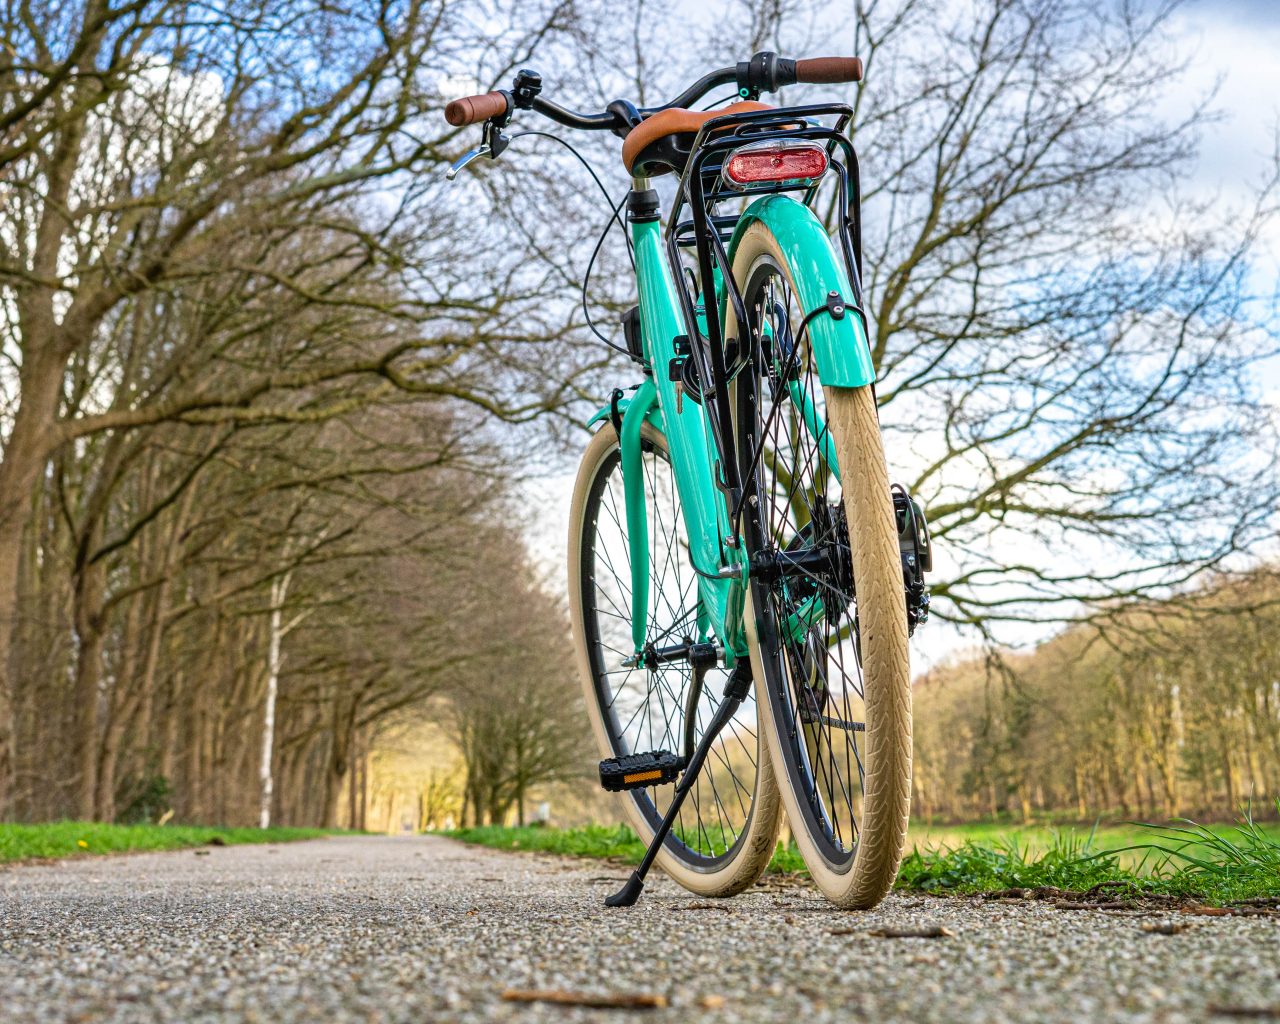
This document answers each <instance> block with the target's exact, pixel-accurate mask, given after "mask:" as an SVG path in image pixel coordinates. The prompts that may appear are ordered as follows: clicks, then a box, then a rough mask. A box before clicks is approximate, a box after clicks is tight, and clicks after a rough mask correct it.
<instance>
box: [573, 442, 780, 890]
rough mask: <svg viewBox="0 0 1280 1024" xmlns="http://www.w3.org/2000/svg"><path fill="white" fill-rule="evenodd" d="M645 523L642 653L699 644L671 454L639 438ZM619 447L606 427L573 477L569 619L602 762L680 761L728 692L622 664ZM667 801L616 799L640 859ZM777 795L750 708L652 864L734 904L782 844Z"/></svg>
mask: <svg viewBox="0 0 1280 1024" xmlns="http://www.w3.org/2000/svg"><path fill="white" fill-rule="evenodd" d="M641 436H642V449H643V457H642V467H643V471H644V472H643V475H644V493H645V498H646V501H645V506H646V508H645V517H646V521H647V530H648V541H649V552H648V561H649V609H648V614H647V617H646V630H645V639H646V645H645V646H646V649H648V648H651V647H652V648H661V647H669V646H672V645H678V644H680V643H682V642H684V643H687V642H689V641H691V640H703V639H706V638H705V637H704V636H702V635H700V633H701V630H702V629H703V628H704V627H703V626H702V625H701V624H700V616H699V614H698V587H697V576H696V574H695V573H694V571H693V567H692V565H691V564H690V562H689V543H688V535H687V532H686V530H685V526H684V517H683V515H682V512H681V507H680V497H679V494H678V493H677V491H676V487H675V479H674V475H673V473H672V470H671V462H670V459H669V454H668V450H667V441H666V438H665V437H663V436H662V434H661V433H660V432H659V431H658V430H657V429H656V428H654V427H653V426H652V425H650V424H645V425H644V428H643V431H642V435H641ZM627 525H628V524H627V513H626V502H625V500H624V492H623V481H622V464H621V453H620V450H619V446H618V435H617V432H616V431H615V430H614V428H613V426H612V425H611V424H608V423H606V424H604V425H603V426H602V427H601V428H600V430H599V431H598V432H597V433H596V435H595V437H594V438H592V440H591V443H590V444H589V445H588V446H587V450H586V453H585V455H584V456H583V459H582V464H581V466H580V468H579V470H578V479H577V485H576V486H575V487H574V494H573V505H572V511H571V514H570V522H569V605H570V612H571V619H572V623H573V632H574V646H575V648H576V650H577V660H578V669H579V673H580V675H581V678H582V687H583V693H584V696H585V697H586V704H587V713H588V715H589V716H590V718H591V725H592V730H593V732H594V733H595V736H596V741H597V744H598V746H599V749H600V756H601V757H605V758H610V757H621V756H625V755H628V754H635V753H643V752H649V751H655V750H668V751H671V752H672V753H676V754H679V753H682V752H683V751H685V750H686V749H687V748H688V747H689V745H690V744H692V743H696V742H697V741H698V740H699V739H701V736H702V733H703V731H704V730H705V728H706V726H707V724H708V723H709V722H710V721H711V719H712V717H713V716H714V714H715V711H716V708H717V706H718V705H719V702H720V698H721V694H722V693H723V692H724V687H725V681H726V679H727V675H726V672H725V671H724V670H723V669H721V668H713V669H711V670H710V671H709V672H708V673H707V674H706V677H705V679H704V680H703V685H702V686H701V687H698V686H697V685H696V683H695V681H694V677H693V672H692V671H691V669H690V667H689V665H688V663H687V662H667V663H657V664H652V665H650V666H646V665H644V664H639V665H636V664H631V663H629V658H628V655H629V654H630V653H631V651H632V647H633V640H632V634H631V552H630V544H629V540H628V538H629V533H628V529H627ZM673 789H674V787H672V786H670V785H667V786H656V787H649V788H644V789H633V790H630V791H627V792H624V793H621V794H619V798H620V799H621V800H622V803H623V807H624V809H625V811H626V815H627V818H628V819H629V820H630V822H631V824H632V826H633V827H634V828H635V830H636V834H637V835H638V836H639V837H640V839H641V840H642V841H643V842H644V843H645V844H646V845H647V844H648V843H649V841H650V840H651V839H652V838H653V835H654V832H655V831H656V829H657V826H658V823H659V822H660V821H661V819H662V815H663V813H665V811H666V809H667V807H668V806H669V804H670V800H671V796H672V792H673ZM780 817H781V804H780V802H779V797H778V787H777V784H776V782H775V781H774V776H773V771H772V768H771V766H770V763H769V759H768V756H767V754H766V752H765V749H764V742H763V740H762V739H761V736H760V731H759V729H758V727H757V715H756V702H755V699H754V697H753V698H749V699H748V700H747V702H746V703H744V704H743V706H742V707H741V708H739V709H738V712H737V714H736V715H735V716H734V717H733V719H732V720H731V721H730V722H729V724H728V725H727V726H726V728H725V729H724V731H723V732H721V734H720V736H719V737H718V738H717V740H716V742H715V745H714V746H713V747H712V749H711V753H710V756H709V757H708V758H707V761H706V764H705V765H704V767H703V770H702V772H701V774H700V775H699V776H698V779H697V781H696V783H695V784H694V787H693V789H692V790H691V791H690V793H689V797H688V799H687V800H686V801H685V803H684V806H683V807H682V808H681V811H680V814H679V816H678V818H677V820H676V823H675V827H674V828H673V829H672V831H671V833H670V834H669V835H668V836H667V839H666V842H665V843H664V844H663V846H662V850H661V851H660V853H659V854H658V860H657V863H658V865H659V866H660V867H661V868H662V870H663V871H665V872H666V873H667V874H668V875H669V876H671V878H673V879H675V881H676V882H678V883H679V884H680V885H682V886H684V887H685V888H686V889H688V890H690V891H691V892H695V893H697V894H699V895H702V896H731V895H734V894H735V893H739V892H742V891H743V890H744V889H746V888H748V887H749V886H751V885H752V884H754V883H755V881H756V879H758V878H759V877H760V875H761V874H762V873H763V871H764V870H765V868H766V867H767V866H768V863H769V858H770V857H771V856H772V855H773V849H774V846H775V844H776V843H777V837H778V828H779V822H780Z"/></svg>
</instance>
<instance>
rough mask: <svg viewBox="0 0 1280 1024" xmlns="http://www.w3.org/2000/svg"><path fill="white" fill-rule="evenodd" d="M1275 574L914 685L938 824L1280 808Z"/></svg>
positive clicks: (1265, 815) (962, 664)
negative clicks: (982, 819) (986, 820)
mask: <svg viewBox="0 0 1280 1024" xmlns="http://www.w3.org/2000/svg"><path fill="white" fill-rule="evenodd" d="M1277 597H1280V590H1278V589H1277V585H1276V579H1275V574H1274V572H1272V571H1270V570H1266V569H1260V570H1257V571H1256V572H1254V573H1252V574H1250V575H1249V576H1247V577H1245V578H1243V579H1233V580H1231V581H1229V582H1218V583H1216V584H1213V583H1210V584H1206V585H1204V586H1203V587H1201V588H1198V589H1197V590H1195V591H1194V592H1192V593H1190V594H1187V595H1184V596H1183V597H1182V598H1181V599H1180V600H1178V601H1176V602H1173V601H1169V602H1158V603H1149V604H1146V605H1136V606H1130V607H1126V608H1124V609H1123V611H1122V612H1121V613H1119V614H1118V615H1117V617H1116V619H1115V620H1114V621H1112V622H1110V623H1109V624H1108V628H1107V629H1106V630H1103V631H1100V630H1098V629H1096V628H1092V627H1089V626H1076V627H1073V628H1071V629H1068V630H1066V631H1064V632H1062V633H1061V634H1060V635H1058V636H1056V637H1054V638H1053V639H1052V640H1050V641H1048V642H1047V643H1044V644H1042V645H1040V646H1039V647H1037V648H1036V649H1035V650H1034V651H1032V652H1028V653H1010V652H997V651H988V652H986V653H985V654H980V655H971V656H959V657H955V658H953V659H951V661H950V663H947V664H943V665H941V666H939V667H938V668H935V669H933V670H931V671H929V672H926V673H923V674H922V675H921V676H920V677H919V678H918V679H917V680H916V685H915V700H916V734H915V738H916V761H915V768H914V778H913V781H914V787H915V789H914V797H915V805H914V806H915V810H916V812H917V813H918V814H920V815H921V816H922V817H924V818H926V819H935V818H936V819H938V820H941V821H961V820H971V819H975V818H983V817H991V818H1000V817H1007V818H1012V819H1013V820H1015V821H1031V820H1034V819H1039V820H1043V819H1045V818H1051V819H1058V820H1074V821H1081V822H1085V823H1088V822H1089V821H1090V820H1091V819H1098V818H1103V819H1106V818H1125V819H1135V818H1136V819H1141V820H1168V819H1172V818H1178V817H1191V818H1195V819H1197V820H1208V821H1230V820H1234V819H1235V818H1237V817H1238V816H1240V815H1242V814H1251V815H1252V816H1254V817H1255V818H1257V819H1260V820H1261V819H1271V818H1274V817H1275V816H1276V814H1277V812H1278V811H1280V807H1277V804H1276V801H1277V799H1278V798H1280V602H1278V601H1277Z"/></svg>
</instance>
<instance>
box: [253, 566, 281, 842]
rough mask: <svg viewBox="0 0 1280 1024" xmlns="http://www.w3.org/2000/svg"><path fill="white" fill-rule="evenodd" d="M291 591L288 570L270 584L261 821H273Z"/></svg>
mask: <svg viewBox="0 0 1280 1024" xmlns="http://www.w3.org/2000/svg"><path fill="white" fill-rule="evenodd" d="M288 591H289V574H288V573H286V574H285V575H284V576H282V577H281V578H280V579H278V580H276V581H274V582H273V583H272V584H271V624H270V630H271V634H270V636H269V638H268V640H267V696H266V699H265V701H264V702H263V704H264V706H263V711H262V763H261V766H260V768H259V770H258V780H259V782H260V783H261V786H262V793H261V796H260V797H259V800H258V824H259V826H260V827H262V828H268V827H269V826H270V825H271V795H272V791H273V789H274V786H275V778H274V776H273V775H272V771H271V768H272V759H273V757H274V753H275V742H276V698H277V695H278V694H279V692H280V641H281V640H282V639H283V629H284V621H283V620H284V607H283V605H284V599H285V595H286V594H287V593H288Z"/></svg>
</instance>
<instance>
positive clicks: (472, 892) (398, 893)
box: [0, 837, 1280, 1024]
mask: <svg viewBox="0 0 1280 1024" xmlns="http://www.w3.org/2000/svg"><path fill="white" fill-rule="evenodd" d="M622 875H623V872H622V871H621V870H619V869H617V868H613V867H610V866H602V865H598V864H591V863H586V862H570V861H566V860H561V859H558V858H552V857H543V856H534V855H519V854H501V853H494V852H490V851H485V850H480V849H477V848H474V847H464V846H461V845H458V844H455V843H452V842H449V841H447V840H443V839H437V838H425V837H404V838H395V839H390V838H382V837H360V838H333V839H326V840H319V841H315V842H308V843H297V844H289V845H281V846H276V847H250V846H241V847H219V848H214V849H211V850H208V851H200V853H193V852H191V851H185V852H180V853H161V854H141V855H135V856H127V857H113V858H96V859H83V860H76V861H70V862H63V863H60V864H53V865H49V866H39V867H21V868H12V869H9V870H0V1018H2V1019H4V1020H6V1021H10V1020H12V1021H99V1020H105V1021H153V1020H154V1021H171V1020H173V1021H178V1020H181V1021H326V1022H327V1021H339V1022H345V1021H406V1022H408V1021H413V1022H434V1021H459V1022H465V1021H542V1020H546V1021H564V1020H590V1021H632V1020H643V1021H646V1022H649V1021H652V1022H664V1024H665V1022H667V1021H681V1022H686V1021H702V1020H706V1021H721V1020H723V1021H729V1020H749V1021H788V1022H792V1021H802V1022H803V1024H814V1022H817V1021H828V1020H830V1021H837V1020H838V1021H841V1022H847V1021H850V1020H860V1019H861V1020H869V1021H877V1022H880V1024H887V1022H898V1021H904V1022H905V1021H920V1022H930V1024H933V1022H939V1024H942V1022H952V1021H957V1022H959V1021H966V1022H967V1021H982V1022H998V1021H1000V1022H1002V1021H1018V1022H1023V1021H1029V1022H1041V1021H1044V1022H1055V1021H1070V1022H1072V1024H1081V1022H1094V1021H1170V1022H1173V1021H1188V1022H1192V1021H1194V1022H1199V1021H1218V1020H1220V1021H1224V1022H1225V1021H1228V1020H1232V1019H1235V1020H1239V1019H1242V1018H1243V1017H1244V1015H1243V1013H1242V1011H1244V1010H1253V1011H1255V1014H1254V1015H1253V1016H1252V1019H1269V1018H1268V1016H1267V1015H1268V1012H1270V1013H1271V1015H1272V1016H1271V1017H1270V1019H1276V1020H1280V924H1277V922H1276V921H1274V920H1259V919H1252V920H1250V919H1230V920H1222V919H1211V918H1196V919H1186V920H1190V921H1192V922H1193V923H1192V924H1191V927H1190V928H1189V929H1188V930H1186V931H1184V932H1181V933H1179V934H1175V935H1158V934H1149V933H1146V932H1143V931H1142V930H1141V924H1142V921H1143V920H1146V919H1137V918H1131V917H1120V918H1117V917H1112V916H1107V915H1105V914H1102V913H1096V912H1079V911H1074V912H1073V911H1062V910H1055V909H1052V908H1050V907H1044V906H1036V905H1024V904H1020V903H1012V904H1010V903H1001V904H995V905H981V904H978V903H976V902H973V901H966V900H955V899H934V898H929V897H915V896H895V897H893V898H891V899H890V900H888V901H887V902H886V903H885V904H884V905H883V907H882V908H881V909H879V910H877V911H875V912H873V913H869V914H842V913H839V912H837V911H833V910H831V909H829V908H828V907H827V906H826V905H825V904H824V903H823V902H822V900H821V899H820V898H819V897H818V896H817V895H815V894H813V893H811V892H809V891H808V890H806V889H802V888H783V889H776V888H770V889H766V890H764V891H760V892H753V893H751V894H749V895H746V896H740V897H738V898H737V899H735V900H732V901H725V902H717V903H707V902H706V901H702V900H697V899H695V898H693V897H691V896H689V895H688V894H687V893H685V892H683V891H682V890H679V889H677V888H676V887H675V886H674V885H673V884H672V883H670V882H668V881H666V880H665V879H655V880H654V881H653V883H652V884H651V885H650V887H649V890H648V891H647V892H646V893H645V895H644V897H643V898H642V900H641V902H640V904H639V905H638V906H637V907H636V908H635V909H633V910H631V911H608V910H605V909H604V908H603V907H602V906H601V904H600V900H601V898H602V897H603V896H604V895H605V893H607V892H608V891H610V889H611V888H612V886H613V885H615V884H616V880H618V879H621V877H622ZM933 924H937V925H941V926H944V927H945V928H947V929H949V930H950V931H952V932H954V933H955V934H954V935H953V936H951V937H943V938H936V939H922V938H885V937H876V936H873V935H870V934H868V932H870V931H872V930H875V929H877V928H885V927H894V926H903V925H913V926H920V925H933ZM511 989H538V990H560V991H562V992H569V993H579V994H580V993H592V994H596V995H601V994H604V995H617V994H640V995H646V996H657V997H662V998H664V999H665V1000H666V1001H667V1003H668V1005H667V1007H666V1008H658V1009H584V1008H579V1007H575V1008H572V1009H566V1008H565V1007H563V1006H557V1005H551V1004H547V1003H517V1002H509V1001H505V1000H504V999H503V993H504V992H506V991H507V990H511ZM1224 1009H1225V1010H1227V1011H1228V1012H1227V1013H1221V1014H1220V1013H1218V1012H1217V1011H1219V1010H1224ZM1230 1011H1235V1012H1234V1013H1232V1012H1230Z"/></svg>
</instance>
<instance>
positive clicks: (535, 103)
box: [444, 51, 862, 135]
mask: <svg viewBox="0 0 1280 1024" xmlns="http://www.w3.org/2000/svg"><path fill="white" fill-rule="evenodd" d="M524 76H528V78H527V79H526V82H535V83H536V85H534V87H533V88H529V87H528V85H526V86H525V87H523V88H522V87H521V86H520V82H521V78H522V77H524ZM861 80H862V61H861V60H859V59H858V58H857V57H810V58H807V59H801V60H789V59H788V58H786V57H779V56H778V55H777V54H776V53H769V52H767V51H764V52H761V53H757V54H756V55H755V56H753V57H752V58H751V59H750V60H749V61H740V62H739V63H738V64H736V65H734V66H733V67H727V68H720V69H719V70H718V71H712V72H711V73H710V74H707V75H703V76H702V77H701V78H700V79H698V81H696V82H694V83H693V85H691V86H689V88H688V89H686V90H685V91H684V92H682V93H681V94H680V95H679V96H677V97H676V98H675V99H673V100H671V101H670V102H669V103H664V104H662V105H661V106H657V107H639V108H637V107H635V106H633V105H632V104H630V103H628V102H627V101H625V100H615V101H614V102H613V103H610V104H609V107H608V109H607V110H605V111H603V112H601V113H599V114H580V113H578V112H577V111H575V110H569V109H567V108H566V107H562V106H560V105H559V104H558V103H553V102H551V101H550V100H546V99H543V98H542V97H541V96H539V95H538V91H539V90H540V89H541V81H542V80H541V78H539V77H538V76H537V75H536V74H535V73H533V72H527V71H522V72H520V76H519V77H517V80H516V81H517V87H516V89H515V92H514V94H513V93H511V92H508V91H507V90H505V89H500V90H498V91H496V92H489V93H484V94H482V95H479V96H465V97H463V98H462V99H457V100H453V101H452V102H451V103H449V104H447V105H446V106H445V108H444V116H445V120H446V121H448V122H449V124H451V125H453V126H454V127H455V128H461V127H463V126H464V125H469V124H479V123H480V122H481V121H488V120H490V119H492V118H497V119H499V120H500V121H501V123H502V124H504V125H505V124H506V123H507V122H506V120H503V119H508V120H509V118H510V115H511V113H512V112H513V110H514V108H516V107H519V108H521V109H524V110H535V111H537V112H538V113H540V114H543V115H545V116H547V117H549V118H551V120H553V121H556V122H558V123H560V124H562V125H565V126H566V127H568V128H579V129H582V130H585V131H600V130H611V131H614V132H616V133H618V134H620V135H625V134H626V133H627V132H628V131H630V130H631V129H632V128H633V127H635V125H636V124H638V123H639V122H640V121H642V120H643V119H644V118H646V117H649V116H651V115H653V114H656V113H658V112H659V111H661V110H668V109H670V108H672V107H688V106H690V105H692V104H694V103H696V102H697V101H698V100H699V99H701V98H702V97H703V96H705V95H706V94H707V93H708V92H710V91H711V90H712V89H714V88H716V87H717V86H721V85H728V84H730V83H731V82H733V83H736V84H737V86H738V91H739V94H740V95H745V96H747V97H751V98H754V97H756V96H758V95H759V94H760V93H762V92H773V91H774V90H776V89H780V88H782V87H783V86H786V85H795V84H796V83H797V82H804V83H810V84H820V85H829V84H833V83H837V82H859V81H861Z"/></svg>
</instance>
